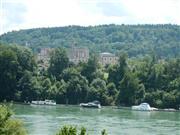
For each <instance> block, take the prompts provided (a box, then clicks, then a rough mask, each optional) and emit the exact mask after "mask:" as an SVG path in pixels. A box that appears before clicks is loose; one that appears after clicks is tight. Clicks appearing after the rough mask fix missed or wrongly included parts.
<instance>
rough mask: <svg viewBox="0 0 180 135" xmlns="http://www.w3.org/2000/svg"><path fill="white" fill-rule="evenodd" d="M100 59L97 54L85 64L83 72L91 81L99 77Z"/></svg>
mask: <svg viewBox="0 0 180 135" xmlns="http://www.w3.org/2000/svg"><path fill="white" fill-rule="evenodd" d="M98 66H99V65H98V59H97V57H96V56H92V57H91V58H89V60H88V62H87V63H86V64H85V65H84V67H83V69H82V71H81V74H82V75H83V76H85V77H86V78H87V80H88V81H89V82H92V80H93V79H94V78H97V74H96V71H97V69H98Z"/></svg>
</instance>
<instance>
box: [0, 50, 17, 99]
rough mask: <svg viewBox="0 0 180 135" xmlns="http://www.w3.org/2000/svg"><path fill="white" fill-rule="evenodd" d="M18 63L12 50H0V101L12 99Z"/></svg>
mask: <svg viewBox="0 0 180 135" xmlns="http://www.w3.org/2000/svg"><path fill="white" fill-rule="evenodd" d="M18 64H19V63H18V60H17V56H16V54H15V53H14V52H13V51H12V50H10V49H8V48H4V49H2V50H0V101H2V100H4V99H6V100H12V99H14V93H15V89H16V83H17V79H16V78H17V72H18V70H19V68H18Z"/></svg>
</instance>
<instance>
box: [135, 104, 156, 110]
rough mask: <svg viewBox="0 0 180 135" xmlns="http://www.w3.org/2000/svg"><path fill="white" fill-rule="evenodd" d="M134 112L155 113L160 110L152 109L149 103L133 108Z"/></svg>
mask: <svg viewBox="0 0 180 135" xmlns="http://www.w3.org/2000/svg"><path fill="white" fill-rule="evenodd" d="M132 110H137V111H155V110H158V109H157V108H154V107H150V105H149V104H148V103H141V104H140V105H137V106H132Z"/></svg>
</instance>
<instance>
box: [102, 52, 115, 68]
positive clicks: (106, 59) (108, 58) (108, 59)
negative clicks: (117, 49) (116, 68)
mask: <svg viewBox="0 0 180 135" xmlns="http://www.w3.org/2000/svg"><path fill="white" fill-rule="evenodd" d="M117 62H118V57H117V56H116V55H115V54H112V53H109V52H104V53H100V55H99V63H100V64H102V65H103V66H105V65H109V64H113V65H114V64H117Z"/></svg>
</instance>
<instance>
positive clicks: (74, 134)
mask: <svg viewBox="0 0 180 135" xmlns="http://www.w3.org/2000/svg"><path fill="white" fill-rule="evenodd" d="M86 131H87V130H86V128H84V127H82V128H81V130H80V132H79V133H78V131H77V127H73V126H63V127H62V128H61V129H60V131H59V132H58V133H57V134H56V135H88V134H87V132H86ZM101 135H108V134H107V133H106V130H103V131H102V132H101Z"/></svg>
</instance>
